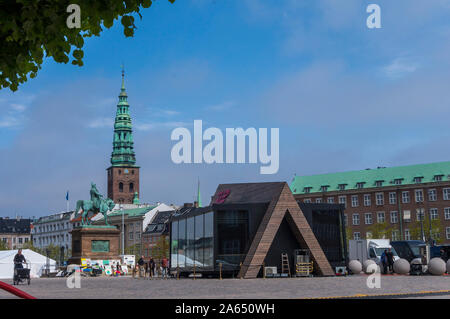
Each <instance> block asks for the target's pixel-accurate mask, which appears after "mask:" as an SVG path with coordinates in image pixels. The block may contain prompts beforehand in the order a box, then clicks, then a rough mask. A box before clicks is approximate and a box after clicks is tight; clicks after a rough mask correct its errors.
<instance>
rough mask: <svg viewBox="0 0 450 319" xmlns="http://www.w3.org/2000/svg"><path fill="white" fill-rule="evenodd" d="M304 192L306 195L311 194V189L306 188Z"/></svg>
mask: <svg viewBox="0 0 450 319" xmlns="http://www.w3.org/2000/svg"><path fill="white" fill-rule="evenodd" d="M303 192H305V193H306V194H308V193H310V192H311V187H305V188H304V189H303Z"/></svg>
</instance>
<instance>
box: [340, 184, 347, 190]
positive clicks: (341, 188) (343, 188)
mask: <svg viewBox="0 0 450 319" xmlns="http://www.w3.org/2000/svg"><path fill="white" fill-rule="evenodd" d="M345 186H347V184H339V185H338V189H339V190H340V191H343V190H345Z"/></svg>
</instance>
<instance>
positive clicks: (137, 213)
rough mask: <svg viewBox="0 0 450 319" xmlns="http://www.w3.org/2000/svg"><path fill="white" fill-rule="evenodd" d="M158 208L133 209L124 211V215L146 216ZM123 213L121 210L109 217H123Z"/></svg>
mask: <svg viewBox="0 0 450 319" xmlns="http://www.w3.org/2000/svg"><path fill="white" fill-rule="evenodd" d="M155 207H156V206H149V207H141V208H133V209H124V210H123V213H124V215H128V217H138V216H142V215H145V214H146V213H148V212H149V211H151V210H152V209H153V208H155ZM121 215H122V212H121V211H120V210H116V211H114V212H113V213H111V214H109V215H108V217H113V216H121Z"/></svg>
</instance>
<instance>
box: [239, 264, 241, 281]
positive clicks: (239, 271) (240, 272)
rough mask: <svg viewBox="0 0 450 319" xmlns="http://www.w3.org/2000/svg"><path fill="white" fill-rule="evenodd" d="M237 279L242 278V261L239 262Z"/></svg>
mask: <svg viewBox="0 0 450 319" xmlns="http://www.w3.org/2000/svg"><path fill="white" fill-rule="evenodd" d="M239 274H240V276H239V279H242V261H241V262H240V263H239Z"/></svg>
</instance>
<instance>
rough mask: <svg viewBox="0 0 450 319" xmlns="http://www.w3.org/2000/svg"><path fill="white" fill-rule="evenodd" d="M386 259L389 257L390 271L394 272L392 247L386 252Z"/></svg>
mask: <svg viewBox="0 0 450 319" xmlns="http://www.w3.org/2000/svg"><path fill="white" fill-rule="evenodd" d="M386 259H387V265H388V269H389V272H391V273H393V272H394V254H393V253H392V250H391V248H389V249H388V251H387V252H386Z"/></svg>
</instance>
